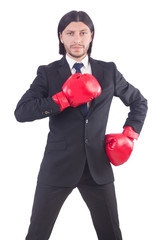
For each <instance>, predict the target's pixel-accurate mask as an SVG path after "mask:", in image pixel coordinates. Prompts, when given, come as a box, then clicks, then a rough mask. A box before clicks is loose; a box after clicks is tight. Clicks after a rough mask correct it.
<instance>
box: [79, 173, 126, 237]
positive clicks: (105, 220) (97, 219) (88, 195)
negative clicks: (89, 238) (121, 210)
mask: <svg viewBox="0 0 159 240" xmlns="http://www.w3.org/2000/svg"><path fill="white" fill-rule="evenodd" d="M78 189H79V191H80V193H81V195H82V197H83V199H84V201H85V202H86V204H87V206H88V208H89V210H90V213H91V217H92V221H93V224H94V227H95V230H96V233H97V236H98V239H99V240H122V236H121V231H120V227H119V220H118V212H117V202H116V196H115V188H114V183H110V184H106V185H97V184H96V183H95V182H94V180H93V179H92V177H91V175H90V173H89V170H88V169H87V170H86V172H85V177H84V178H83V179H82V180H81V181H80V183H79V185H78Z"/></svg>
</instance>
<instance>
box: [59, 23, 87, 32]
mask: <svg viewBox="0 0 159 240" xmlns="http://www.w3.org/2000/svg"><path fill="white" fill-rule="evenodd" d="M68 30H70V31H82V30H88V31H90V29H89V27H88V26H87V25H86V24H84V23H83V22H71V23H70V24H68V25H67V27H66V28H65V29H64V31H68Z"/></svg>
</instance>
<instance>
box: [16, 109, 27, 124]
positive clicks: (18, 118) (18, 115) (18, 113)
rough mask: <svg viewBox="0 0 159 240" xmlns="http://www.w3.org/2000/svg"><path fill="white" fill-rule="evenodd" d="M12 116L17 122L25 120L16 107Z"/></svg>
mask: <svg viewBox="0 0 159 240" xmlns="http://www.w3.org/2000/svg"><path fill="white" fill-rule="evenodd" d="M14 116H15V118H16V120H17V121H18V122H21V123H23V122H25V120H24V118H23V117H22V116H23V115H22V114H21V113H20V112H19V111H18V110H17V109H16V110H15V112H14Z"/></svg>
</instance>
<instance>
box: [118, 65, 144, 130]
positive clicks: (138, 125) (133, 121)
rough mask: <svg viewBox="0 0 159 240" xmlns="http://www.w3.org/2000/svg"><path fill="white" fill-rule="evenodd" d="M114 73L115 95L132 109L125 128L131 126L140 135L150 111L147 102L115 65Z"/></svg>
mask: <svg viewBox="0 0 159 240" xmlns="http://www.w3.org/2000/svg"><path fill="white" fill-rule="evenodd" d="M114 72H115V74H114V83H115V92H114V95H115V96H116V97H119V98H120V99H121V100H122V102H123V103H124V104H125V105H126V106H128V107H130V112H129V113H128V118H127V119H126V122H125V124H124V126H123V127H126V126H130V127H132V128H133V129H134V131H135V132H137V133H138V134H139V133H140V132H141V129H142V126H143V124H144V120H145V117H146V113H147V109H148V107H147V100H146V99H145V98H144V97H143V95H142V94H141V93H140V91H139V90H138V89H137V88H135V87H134V86H132V85H131V84H130V83H128V82H127V81H126V80H125V79H124V77H123V75H122V74H121V73H120V72H119V71H118V70H117V68H116V66H115V64H114Z"/></svg>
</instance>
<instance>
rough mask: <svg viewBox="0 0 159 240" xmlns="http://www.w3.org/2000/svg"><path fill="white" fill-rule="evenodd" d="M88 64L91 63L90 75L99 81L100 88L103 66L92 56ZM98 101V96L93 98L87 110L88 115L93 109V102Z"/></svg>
mask: <svg viewBox="0 0 159 240" xmlns="http://www.w3.org/2000/svg"><path fill="white" fill-rule="evenodd" d="M90 64H91V69H92V75H93V76H94V77H95V78H96V79H97V81H98V82H99V84H100V86H101V88H102V85H103V84H102V82H103V76H104V72H103V68H102V66H101V64H100V62H99V61H97V60H94V59H93V58H90ZM97 102H98V98H95V99H93V100H92V103H91V105H90V109H89V111H88V115H90V114H91V112H92V111H93V109H94V107H95V104H96V103H97Z"/></svg>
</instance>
